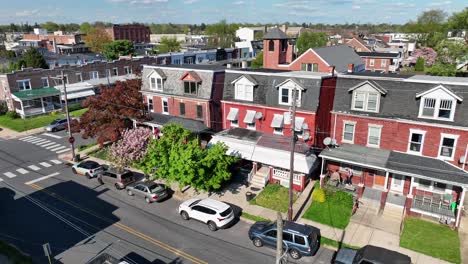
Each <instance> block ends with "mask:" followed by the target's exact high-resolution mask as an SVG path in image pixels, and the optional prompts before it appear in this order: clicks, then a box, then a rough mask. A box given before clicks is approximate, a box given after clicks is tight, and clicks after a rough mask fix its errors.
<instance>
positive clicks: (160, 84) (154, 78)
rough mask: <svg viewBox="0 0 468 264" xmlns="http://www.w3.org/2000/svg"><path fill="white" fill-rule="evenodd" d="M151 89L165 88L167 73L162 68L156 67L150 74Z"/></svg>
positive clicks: (161, 89)
mask: <svg viewBox="0 0 468 264" xmlns="http://www.w3.org/2000/svg"><path fill="white" fill-rule="evenodd" d="M148 78H149V84H150V89H151V90H155V91H159V92H162V91H163V89H164V80H165V79H166V75H165V74H164V72H163V71H162V70H161V69H154V70H153V71H152V72H151V73H150V74H149V75H148Z"/></svg>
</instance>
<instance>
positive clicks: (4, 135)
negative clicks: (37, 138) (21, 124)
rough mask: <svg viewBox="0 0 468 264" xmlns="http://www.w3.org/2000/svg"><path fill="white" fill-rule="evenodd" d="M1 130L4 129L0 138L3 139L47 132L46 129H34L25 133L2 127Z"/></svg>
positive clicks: (0, 133) (0, 132)
mask: <svg viewBox="0 0 468 264" xmlns="http://www.w3.org/2000/svg"><path fill="white" fill-rule="evenodd" d="M0 128H1V129H2V130H1V131H0V138H3V139H14V138H21V137H26V136H31V135H35V134H39V133H42V132H45V129H44V128H43V127H39V128H34V129H30V130H26V131H23V132H17V131H14V130H11V129H9V128H6V127H0Z"/></svg>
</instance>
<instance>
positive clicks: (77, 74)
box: [75, 72, 83, 82]
mask: <svg viewBox="0 0 468 264" xmlns="http://www.w3.org/2000/svg"><path fill="white" fill-rule="evenodd" d="M75 76H76V82H82V81H83V75H82V74H81V72H77V73H75Z"/></svg>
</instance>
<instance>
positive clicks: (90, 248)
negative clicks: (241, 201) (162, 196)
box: [0, 132, 333, 264]
mask: <svg viewBox="0 0 468 264" xmlns="http://www.w3.org/2000/svg"><path fill="white" fill-rule="evenodd" d="M59 133H60V132H59ZM59 133H56V134H54V135H56V136H61V135H60V134H59ZM34 137H36V138H40V139H39V143H34V142H35V141H37V140H38V139H34V140H32V142H31V140H29V142H28V141H27V140H26V141H25V139H23V140H21V139H19V140H9V141H0V179H1V180H0V212H1V217H0V239H1V240H6V241H9V242H11V243H12V244H14V245H16V246H17V247H19V248H20V249H21V250H22V251H24V252H27V253H28V254H30V255H31V256H32V257H33V259H34V260H35V261H36V262H37V263H48V261H47V258H46V257H45V256H44V252H43V249H42V244H44V243H47V242H48V243H50V245H51V249H52V253H53V255H54V259H55V263H85V262H86V261H88V260H89V259H91V258H92V257H94V256H95V255H97V254H98V253H100V252H108V253H109V254H111V255H113V256H115V257H119V258H124V259H125V260H126V261H127V262H128V263H143V264H144V263H255V264H260V263H274V262H275V260H274V256H275V251H274V250H273V249H270V248H255V247H254V246H253V245H252V243H251V241H250V240H249V238H248V236H247V231H248V229H249V226H250V225H249V224H247V223H245V222H243V221H237V222H236V223H235V225H233V226H232V227H230V228H228V229H223V230H218V231H216V232H211V231H209V229H208V228H207V226H206V225H204V224H201V223H199V222H195V221H184V220H182V219H181V218H180V216H179V215H178V213H177V208H178V205H179V203H180V201H177V200H175V199H173V198H170V199H168V200H166V201H163V202H161V203H153V204H146V203H145V202H144V201H143V200H141V199H138V198H137V197H134V196H132V197H130V196H128V195H127V194H126V192H125V191H117V190H115V189H114V188H112V187H110V186H101V185H99V184H98V183H97V181H96V180H94V179H92V180H88V179H87V178H86V177H84V176H78V175H73V174H72V173H71V169H70V166H69V165H67V164H64V163H60V162H61V161H60V160H58V159H57V153H56V151H52V150H53V149H54V148H49V149H47V146H46V147H42V146H41V145H40V144H41V143H42V144H43V142H45V141H41V139H45V140H50V141H53V142H55V143H56V144H64V143H66V138H65V137H61V138H56V137H51V136H48V135H36V136H34ZM45 144H47V143H45ZM56 148H57V147H56ZM238 210H240V209H238ZM332 255H333V251H331V250H328V249H324V248H321V249H320V250H319V251H318V253H317V255H316V256H315V257H304V258H302V259H301V260H300V261H297V263H330V259H331V257H332ZM291 263H296V262H291Z"/></svg>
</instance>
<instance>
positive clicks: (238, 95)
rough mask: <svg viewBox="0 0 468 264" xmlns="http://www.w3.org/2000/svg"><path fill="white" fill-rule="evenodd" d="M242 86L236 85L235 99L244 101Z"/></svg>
mask: <svg viewBox="0 0 468 264" xmlns="http://www.w3.org/2000/svg"><path fill="white" fill-rule="evenodd" d="M244 94H245V93H244V85H243V84H240V83H239V84H236V99H239V100H243V99H244Z"/></svg>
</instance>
